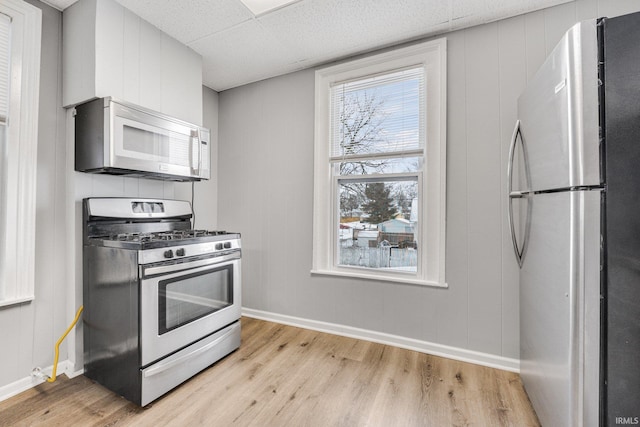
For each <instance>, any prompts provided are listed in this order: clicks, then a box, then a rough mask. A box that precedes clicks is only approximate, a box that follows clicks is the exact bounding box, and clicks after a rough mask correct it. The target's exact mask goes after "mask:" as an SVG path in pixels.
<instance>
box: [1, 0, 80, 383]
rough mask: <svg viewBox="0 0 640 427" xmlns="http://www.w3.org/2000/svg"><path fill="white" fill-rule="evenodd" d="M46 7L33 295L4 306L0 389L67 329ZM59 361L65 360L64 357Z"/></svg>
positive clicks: (60, 154) (51, 13) (57, 117)
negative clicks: (31, 299) (25, 299)
mask: <svg viewBox="0 0 640 427" xmlns="http://www.w3.org/2000/svg"><path fill="white" fill-rule="evenodd" d="M27 1H28V3H31V4H33V5H35V6H37V7H40V8H41V9H42V47H41V49H42V57H41V63H40V68H41V71H40V106H39V121H38V177H37V206H36V209H37V211H36V239H37V244H36V271H35V295H36V298H35V300H34V301H32V302H30V303H25V304H20V305H15V306H9V307H3V308H0V343H1V344H0V346H1V347H2V351H0V388H1V387H2V386H4V385H6V384H9V383H11V382H14V381H16V380H18V379H22V378H25V377H28V376H29V374H30V373H31V369H32V368H33V367H35V366H50V365H51V364H52V363H53V346H54V344H55V342H56V340H57V339H58V337H59V335H61V334H62V332H64V330H65V329H66V325H65V323H66V321H67V313H66V309H67V306H66V289H67V287H68V282H67V276H66V262H65V254H64V251H63V250H61V249H63V248H64V242H65V239H66V234H65V212H66V208H65V198H64V194H65V191H66V188H65V185H66V182H65V159H66V153H65V145H64V136H65V129H64V109H63V108H62V102H61V98H62V92H61V85H60V81H61V80H60V79H61V71H62V70H61V56H60V53H61V49H62V46H61V32H62V27H61V25H62V19H61V14H60V12H58V11H57V10H55V9H53V8H51V7H49V6H46V5H44V4H43V3H40V2H38V1H32V0H27ZM60 360H61V361H63V360H66V357H64V355H61V358H60Z"/></svg>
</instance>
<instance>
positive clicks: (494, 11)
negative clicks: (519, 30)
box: [451, 0, 574, 27]
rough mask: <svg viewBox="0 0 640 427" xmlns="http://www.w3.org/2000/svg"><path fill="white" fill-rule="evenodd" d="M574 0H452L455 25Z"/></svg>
mask: <svg viewBox="0 0 640 427" xmlns="http://www.w3.org/2000/svg"><path fill="white" fill-rule="evenodd" d="M570 1H574V0H528V1H520V2H514V1H512V0H483V1H481V2H478V0H451V13H452V18H453V27H460V25H461V23H464V24H463V25H462V26H468V25H477V24H480V23H486V22H491V21H496V20H498V19H504V18H508V17H511V16H516V15H520V14H523V13H527V12H531V11H534V10H539V9H543V8H547V7H551V6H555V5H558V4H562V3H568V2H570Z"/></svg>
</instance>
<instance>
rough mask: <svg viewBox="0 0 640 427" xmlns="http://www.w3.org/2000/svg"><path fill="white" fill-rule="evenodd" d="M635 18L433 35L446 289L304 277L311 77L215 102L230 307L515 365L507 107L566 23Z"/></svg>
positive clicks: (613, 1) (589, 11) (573, 12)
mask: <svg viewBox="0 0 640 427" xmlns="http://www.w3.org/2000/svg"><path fill="white" fill-rule="evenodd" d="M638 10H640V3H639V2H637V0H634V1H631V0H576V1H575V2H571V3H566V4H564V5H561V6H557V7H554V8H550V9H546V10H542V11H538V12H534V13H530V14H527V15H523V16H519V17H514V18H511V19H507V20H503V21H498V22H494V23H490V24H487V25H482V26H478V27H474V28H470V29H466V30H461V31H456V32H453V33H449V34H446V37H447V40H448V42H447V43H448V52H447V55H448V92H447V96H448V108H447V113H448V120H447V121H448V126H447V135H448V141H447V144H448V146H447V150H448V151H447V163H448V164H447V282H448V284H449V288H448V289H434V288H428V287H419V286H407V285H399V284H391V283H383V282H368V281H364V280H350V279H341V278H335V277H321V276H311V275H310V273H309V271H310V270H311V251H312V241H311V237H312V235H311V225H312V224H311V221H312V215H311V212H312V211H311V209H312V192H313V177H312V169H313V120H314V114H313V105H314V100H313V88H314V73H313V70H306V71H301V72H298V73H293V74H289V75H286V76H281V77H277V78H274V79H269V80H265V81H262V82H258V83H254V84H251V85H247V86H243V87H239V88H235V89H231V90H228V91H225V92H222V93H221V94H220V148H219V155H220V163H219V165H220V172H219V179H220V185H219V211H218V216H219V223H220V226H221V227H223V228H226V229H233V230H237V231H240V232H242V236H243V274H244V276H243V286H244V288H243V306H244V307H245V308H246V309H248V312H250V313H253V314H254V315H255V314H256V313H257V315H263V316H267V317H268V316H270V317H271V318H281V319H285V320H286V319H289V320H290V321H293V322H298V323H300V324H303V323H305V322H306V323H308V324H310V325H312V326H315V327H319V325H320V327H321V326H322V325H325V323H323V322H327V323H330V324H333V325H330V326H328V328H329V329H332V330H340V328H341V327H344V329H345V330H347V331H351V332H353V331H354V330H355V329H353V328H359V329H362V330H366V331H365V332H362V331H360V332H362V333H363V334H365V335H366V334H368V333H370V332H371V333H373V334H374V335H375V334H377V335H376V336H378V337H380V336H383V335H384V334H391V335H392V336H396V337H404V338H410V339H413V340H418V341H420V342H426V343H431V344H433V346H431V347H433V348H444V347H442V346H448V347H446V348H447V349H449V350H448V351H450V352H451V353H452V354H457V353H456V351H457V350H456V349H462V350H464V351H463V353H465V352H466V353H465V354H466V355H467V356H470V355H471V356H470V357H471V358H473V357H474V356H473V354H475V353H474V352H478V353H480V354H484V355H490V357H489V359H491V356H495V357H494V358H493V359H492V361H493V362H495V363H497V364H500V363H501V361H505V366H508V365H509V363H512V362H513V360H514V359H517V358H518V357H519V324H518V311H519V307H518V269H517V265H516V262H515V260H514V257H513V254H512V246H511V241H510V235H509V230H508V224H507V216H506V203H507V198H506V158H507V155H508V149H509V139H510V137H511V134H512V131H513V126H514V122H515V119H516V101H517V97H518V95H519V94H520V93H521V91H522V90H523V89H524V87H525V86H526V83H527V81H528V80H529V79H530V78H531V77H532V76H533V74H534V73H535V72H536V70H537V69H538V67H539V66H540V65H541V64H542V62H543V61H544V59H545V57H546V56H547V54H548V53H549V52H550V50H551V49H552V48H553V47H554V46H555V44H556V43H557V42H558V40H559V39H560V37H561V36H562V35H563V34H564V32H565V31H566V30H567V29H568V28H569V27H571V26H572V25H573V24H574V23H575V22H577V21H579V20H583V19H589V18H595V17H597V16H604V15H606V16H615V15H620V14H624V13H630V12H633V11H638ZM291 319H293V320H291ZM399 341H402V339H400V340H399ZM418 347H419V345H418ZM429 347H430V345H425V346H423V348H429ZM478 360H484V359H483V356H478ZM484 361H485V362H486V360H484ZM510 361H511V362H510ZM490 362H491V360H490ZM516 364H517V362H516Z"/></svg>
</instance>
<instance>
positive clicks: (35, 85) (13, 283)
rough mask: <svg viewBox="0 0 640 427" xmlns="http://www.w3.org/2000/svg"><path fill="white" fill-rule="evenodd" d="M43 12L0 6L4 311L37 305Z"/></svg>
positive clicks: (11, 0) (17, 3)
mask: <svg viewBox="0 0 640 427" xmlns="http://www.w3.org/2000/svg"><path fill="white" fill-rule="evenodd" d="M41 27H42V12H41V11H40V9H38V8H37V7H34V6H32V5H30V4H28V3H26V2H24V1H22V0H2V2H0V306H4V305H9V304H15V303H20V302H24V301H29V300H32V299H33V289H34V274H35V212H36V167H37V139H38V132H37V130H38V98H39V91H40V80H39V76H40V35H41Z"/></svg>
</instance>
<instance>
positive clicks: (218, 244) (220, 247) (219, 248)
mask: <svg viewBox="0 0 640 427" xmlns="http://www.w3.org/2000/svg"><path fill="white" fill-rule="evenodd" d="M216 250H217V251H220V250H222V243H216Z"/></svg>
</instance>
